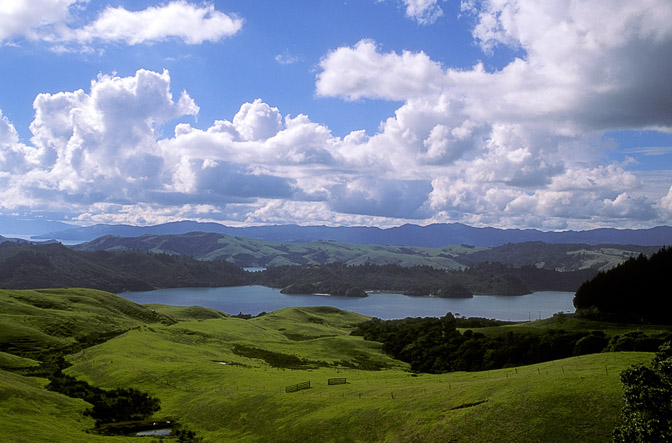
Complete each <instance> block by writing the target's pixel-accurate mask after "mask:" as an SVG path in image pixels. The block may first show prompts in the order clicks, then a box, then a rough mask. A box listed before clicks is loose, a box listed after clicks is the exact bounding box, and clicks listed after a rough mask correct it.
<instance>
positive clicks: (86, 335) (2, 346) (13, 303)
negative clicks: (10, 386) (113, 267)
mask: <svg viewBox="0 0 672 443" xmlns="http://www.w3.org/2000/svg"><path fill="white" fill-rule="evenodd" d="M161 322H163V323H174V322H175V320H173V319H172V318H170V317H167V316H165V315H161V314H158V313H156V312H154V311H152V310H151V309H149V308H146V307H144V306H141V305H138V304H136V303H133V302H130V301H128V300H126V299H124V298H121V297H118V296H116V295H114V294H110V293H108V292H102V291H96V290H91V289H38V290H0V351H3V352H6V353H11V354H14V355H27V356H39V355H40V354H41V353H44V352H49V351H53V350H67V349H75V348H78V347H82V346H87V345H88V344H90V343H95V342H97V341H101V340H105V339H107V338H109V337H111V336H114V335H115V334H119V333H122V332H124V331H126V330H128V329H131V328H134V327H139V326H140V325H143V324H156V323H161ZM0 355H2V354H0ZM7 358H8V357H4V358H3V360H4V359H7ZM0 361H2V360H0ZM1 366H5V365H4V364H2V365H0V367H1Z"/></svg>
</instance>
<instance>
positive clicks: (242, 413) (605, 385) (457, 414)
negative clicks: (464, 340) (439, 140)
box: [0, 290, 651, 443]
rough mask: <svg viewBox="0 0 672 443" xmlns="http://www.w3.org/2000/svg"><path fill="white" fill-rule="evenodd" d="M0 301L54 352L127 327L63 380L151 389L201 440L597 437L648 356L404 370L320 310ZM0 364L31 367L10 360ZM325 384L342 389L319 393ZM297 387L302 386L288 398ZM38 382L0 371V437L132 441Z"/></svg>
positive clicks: (83, 297) (48, 298)
mask: <svg viewBox="0 0 672 443" xmlns="http://www.w3.org/2000/svg"><path fill="white" fill-rule="evenodd" d="M0 303H1V304H2V305H1V306H0V308H1V309H0V312H1V313H2V314H0V318H1V319H2V321H4V324H3V327H2V328H0V333H1V334H2V336H3V337H5V342H6V338H7V337H10V336H12V334H16V333H17V332H16V331H17V330H18V331H22V333H23V334H24V335H25V337H26V338H31V339H32V340H33V341H34V342H38V341H39V340H43V339H44V338H43V337H51V338H52V339H53V340H54V343H53V344H54V346H61V345H62V343H61V341H63V342H64V343H66V344H67V343H69V342H71V341H72V339H71V338H69V337H68V336H67V334H63V333H61V332H59V334H61V335H60V336H59V335H58V334H54V331H62V332H64V331H65V329H63V328H65V326H63V325H71V326H70V327H72V328H73V331H81V335H86V334H88V333H91V332H92V331H95V330H120V329H124V330H125V331H126V332H124V333H122V334H121V335H116V336H114V338H111V339H110V340H108V341H105V342H103V343H100V344H97V345H95V346H92V347H88V348H85V349H82V350H79V351H78V352H76V353H74V354H71V355H70V356H69V357H68V360H70V361H71V363H72V364H73V366H71V367H70V368H68V369H67V370H66V373H68V374H70V375H74V376H77V377H78V378H79V379H82V380H86V381H88V382H89V383H91V384H93V385H95V386H99V387H103V388H116V387H133V388H137V389H140V390H143V391H145V392H148V393H150V394H151V395H153V396H156V397H158V398H160V400H161V405H162V409H161V411H159V412H158V413H157V414H156V415H155V417H157V418H161V417H171V418H172V417H174V418H176V419H178V420H179V421H180V422H181V423H182V424H183V425H186V426H188V427H189V429H192V430H195V431H196V432H197V433H198V435H200V436H202V437H204V441H205V442H221V441H232V442H305V441H325V442H354V441H360V442H378V441H388V442H413V441H416V442H447V441H458V442H487V441H503V442H525V441H544V442H548V441H551V442H552V441H582V442H590V441H596V442H597V441H606V440H608V439H609V435H610V433H611V430H612V429H613V427H614V426H615V425H616V421H617V419H618V413H619V410H620V407H621V401H622V400H621V387H620V383H619V378H618V377H619V376H618V374H619V372H620V371H621V370H623V369H625V368H626V367H627V366H629V365H631V364H633V363H639V362H646V361H648V360H649V359H650V358H651V354H647V353H605V354H594V355H587V356H581V357H574V358H570V359H565V360H559V361H554V362H548V363H543V364H538V365H534V366H526V367H519V368H507V369H502V370H496V371H488V372H475V373H463V372H458V373H450V374H441V375H427V374H420V375H414V374H411V373H409V372H408V371H407V368H408V366H407V365H406V364H404V363H402V362H399V361H396V360H393V359H391V358H390V357H388V356H386V355H384V354H383V353H382V352H381V350H380V347H381V346H380V344H378V343H376V342H370V341H364V340H363V339H362V338H361V337H355V336H351V335H349V333H350V331H351V330H352V329H353V327H354V326H355V325H356V324H358V323H360V322H361V321H363V320H365V319H367V317H364V316H361V315H358V314H354V313H349V312H344V311H340V310H338V309H335V308H330V307H314V308H288V309H283V310H280V311H276V312H273V313H270V314H267V315H264V316H261V317H256V318H253V319H249V320H243V319H240V318H235V317H231V316H228V315H225V314H223V313H220V312H218V311H214V310H208V309H204V308H198V307H186V308H185V307H179V308H178V307H166V306H160V305H153V306H151V307H143V306H139V305H135V304H133V303H130V302H125V301H123V299H120V298H119V297H116V296H114V295H112V294H106V293H102V292H99V291H90V290H59V291H53V290H51V291H43V292H41V291H0ZM46 319H51V320H50V323H49V326H42V323H43V322H44V321H45V320H46ZM44 340H46V339H44ZM49 345H50V343H45V346H49ZM0 362H9V363H6V364H7V366H10V367H11V366H14V367H17V366H23V365H28V364H32V362H31V361H30V360H26V359H20V358H17V357H16V356H15V355H9V354H8V353H6V354H0ZM4 364H5V363H3V365H4ZM292 367H293V368H301V369H290V368H292ZM330 378H346V380H347V384H342V385H328V384H327V381H328V380H329V379H330ZM304 381H310V382H311V388H310V389H307V390H302V391H298V392H293V393H286V392H285V387H286V386H288V385H293V384H296V383H300V382H304ZM46 383H47V381H46V380H44V379H40V378H32V377H26V376H23V375H19V373H14V372H8V371H6V370H4V371H3V370H0V416H2V417H3V426H1V427H0V441H11V442H31V443H32V442H49V441H54V442H56V441H59V442H60V441H69V442H75V443H77V442H91V441H93V442H97V441H101V442H104V441H110V442H114V441H119V442H126V441H137V439H133V438H127V437H102V436H97V435H95V434H90V433H87V432H86V431H87V430H90V429H92V428H93V421H92V420H91V419H89V418H86V417H84V416H83V415H82V412H83V411H84V409H86V407H87V404H86V403H85V402H83V401H81V400H74V399H71V398H68V397H64V396H62V395H60V394H57V393H54V392H50V391H46V390H45V389H44V386H45V385H46ZM5 417H6V418H7V420H5Z"/></svg>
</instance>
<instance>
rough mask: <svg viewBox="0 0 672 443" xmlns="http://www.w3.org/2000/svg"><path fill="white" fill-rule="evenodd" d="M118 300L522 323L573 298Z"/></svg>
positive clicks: (248, 295) (143, 295)
mask: <svg viewBox="0 0 672 443" xmlns="http://www.w3.org/2000/svg"><path fill="white" fill-rule="evenodd" d="M119 295H120V296H122V297H124V298H126V299H128V300H131V301H134V302H136V303H141V304H149V303H160V304H164V305H175V306H193V305H197V306H204V307H206V308H214V309H218V310H220V311H224V312H226V313H229V314H234V315H235V314H238V313H239V312H242V313H244V314H252V315H257V314H259V313H260V312H262V311H266V312H271V311H275V310H277V309H281V308H287V307H291V306H333V307H336V308H339V309H344V310H346V311H352V312H358V313H360V314H364V315H368V316H371V317H378V318H381V319H393V318H404V317H441V316H443V315H445V314H446V313H447V312H452V313H453V314H458V313H459V314H460V315H463V316H465V317H485V318H495V319H498V320H511V321H527V320H530V319H531V320H537V319H540V318H548V317H551V316H552V315H553V314H555V313H557V312H566V313H567V312H574V306H573V305H572V299H573V298H574V293H573V292H552V291H546V292H535V293H533V294H528V295H522V296H515V297H507V296H497V295H480V296H474V298H465V299H448V298H433V297H409V296H406V295H402V294H389V293H373V294H369V296H368V297H364V298H351V297H331V296H324V295H287V294H281V293H280V290H279V289H273V288H267V287H265V286H234V287H229V288H175V289H158V290H156V291H148V292H124V293H121V294H119Z"/></svg>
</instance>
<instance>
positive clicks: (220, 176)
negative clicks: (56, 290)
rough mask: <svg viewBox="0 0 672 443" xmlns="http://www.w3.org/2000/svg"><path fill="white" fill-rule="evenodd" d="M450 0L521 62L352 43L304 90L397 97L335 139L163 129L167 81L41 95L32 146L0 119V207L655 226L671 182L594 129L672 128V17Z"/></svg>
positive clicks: (478, 31)
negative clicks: (456, 62) (447, 58)
mask: <svg viewBox="0 0 672 443" xmlns="http://www.w3.org/2000/svg"><path fill="white" fill-rule="evenodd" d="M411 3H412V2H408V5H409V6H410V5H411ZM176 4H179V5H182V6H183V5H186V3H184V2H173V3H171V4H170V5H176ZM413 4H414V5H416V6H417V7H421V6H422V5H429V6H432V5H433V6H436V7H438V2H424V3H423V2H413ZM429 6H428V7H429ZM204 8H207V7H204ZM462 8H463V11H464V13H468V14H472V15H473V17H474V18H475V23H476V24H475V27H474V30H473V36H474V41H475V42H476V43H477V44H479V45H480V46H481V48H482V49H483V51H484V52H486V54H487V52H492V53H494V52H496V51H498V50H499V48H500V47H501V46H502V45H507V46H510V47H515V48H517V51H516V54H518V57H517V58H513V59H512V60H511V61H510V62H509V63H508V64H506V65H504V66H503V67H502V68H501V69H498V70H487V69H486V68H485V66H484V64H482V63H477V64H475V65H474V66H472V67H469V68H464V67H462V68H456V67H448V66H443V65H442V64H441V63H439V62H437V61H435V60H432V58H431V57H430V56H429V55H428V54H426V53H424V52H411V51H402V52H401V53H399V52H391V51H385V50H384V49H383V47H381V46H379V45H378V44H377V43H376V42H374V41H372V40H361V41H360V42H358V43H356V44H354V45H353V46H343V47H339V48H336V49H334V50H332V51H329V52H328V53H327V54H325V56H324V57H323V58H322V60H321V61H320V63H319V72H318V74H317V77H316V83H315V87H316V94H317V96H318V97H337V98H341V99H344V100H362V101H366V100H390V101H398V102H400V104H399V106H398V108H397V109H396V111H395V112H394V114H393V115H390V116H387V118H385V119H384V120H383V121H382V122H381V124H380V126H379V129H378V130H377V131H376V132H375V133H367V132H366V131H363V130H358V129H357V128H354V129H355V130H353V131H352V132H351V133H350V134H347V135H346V136H343V137H338V136H335V135H333V134H332V133H331V131H330V130H329V127H327V126H326V125H324V124H321V123H317V122H314V121H312V120H311V119H310V117H309V116H307V115H304V114H298V115H283V114H282V112H281V109H280V108H279V107H276V106H274V105H273V104H269V103H266V102H264V101H263V100H262V99H257V100H253V101H252V102H248V103H243V104H242V105H241V106H240V109H239V110H238V112H236V113H235V114H234V115H233V116H222V117H221V119H220V120H217V121H215V122H213V123H212V124H210V125H209V127H205V128H197V127H194V126H192V124H189V123H185V122H184V121H182V122H180V123H173V122H174V119H176V118H179V117H183V116H194V115H196V114H197V112H198V106H197V105H196V103H194V101H193V100H192V99H191V97H190V96H189V95H188V94H187V93H186V92H183V93H181V95H180V96H179V97H173V95H172V94H171V91H170V76H169V74H168V72H166V71H164V72H163V73H157V72H151V71H144V70H140V71H138V72H137V73H136V74H135V75H134V76H131V77H117V76H100V77H99V78H97V79H96V80H94V81H93V82H92V83H91V87H90V90H88V91H84V90H78V91H71V92H60V93H54V94H40V95H39V96H38V97H37V98H36V99H35V102H34V108H35V119H34V121H33V123H32V124H31V126H30V128H31V131H32V135H33V136H32V138H31V140H30V144H21V143H20V142H19V138H18V136H17V134H16V130H15V129H14V127H13V126H12V124H11V122H10V121H9V120H8V119H7V118H6V117H3V116H2V115H0V165H1V169H0V171H1V172H0V182H2V184H3V186H2V187H1V188H0V202H1V203H0V204H1V205H3V207H5V208H23V207H40V205H42V206H46V207H48V208H53V207H56V206H58V205H59V204H61V203H63V201H64V200H67V202H68V205H70V206H73V207H78V208H79V209H78V210H79V214H81V215H82V217H84V218H82V219H80V220H85V219H86V220H91V221H93V220H103V219H105V220H109V218H110V217H113V216H110V215H104V214H103V213H102V211H106V210H109V211H111V212H113V213H115V211H116V213H117V217H118V220H119V221H123V220H138V219H139V218H138V217H140V215H139V214H141V213H142V211H143V210H144V211H147V212H148V214H149V213H151V214H149V215H148V218H147V220H149V217H150V216H151V217H153V218H152V220H153V221H157V220H166V219H168V218H170V217H171V216H172V217H175V218H179V217H185V214H196V215H194V217H197V218H201V219H220V220H231V221H234V222H236V223H286V222H291V221H301V222H303V223H329V224H338V223H346V224H357V223H361V224H371V223H376V224H381V225H386V224H395V223H401V222H404V221H410V220H416V221H417V220H421V221H423V222H444V221H460V222H464V223H470V224H476V225H485V224H489V225H496V226H502V227H512V226H536V227H539V228H547V229H566V228H573V229H580V228H590V227H596V226H602V225H608V224H611V225H612V226H613V225H617V226H641V225H647V224H649V225H650V224H653V223H656V224H659V223H669V222H670V220H671V218H670V217H672V189H670V188H669V171H663V172H661V173H660V174H658V175H657V177H658V178H655V177H656V176H655V174H651V173H642V172H641V171H636V170H634V169H633V168H632V167H631V164H630V163H628V162H627V161H626V162H624V163H617V162H615V161H612V160H609V158H610V157H609V155H608V154H609V153H613V152H614V151H616V152H618V149H619V148H618V146H612V145H611V144H610V142H609V141H608V140H605V138H604V134H605V131H607V130H622V129H625V130H627V129H647V130H663V131H672V124H671V123H670V122H672V108H670V106H669V103H672V89H671V88H670V87H669V78H672V60H670V57H671V55H670V54H672V53H671V52H670V51H669V48H670V47H672V5H670V4H669V2H666V1H664V0H658V1H656V0H646V1H644V2H624V1H621V0H613V1H611V2H600V1H593V2H591V1H589V2H583V3H576V2H571V1H569V0H566V1H565V0H557V1H553V2H534V1H526V0H525V1H524V0H504V1H494V0H493V1H464V2H463V6H462ZM592 8H594V9H592ZM605 8H606V9H605ZM66 10H67V8H66ZM607 11H609V13H607ZM614 11H618V13H615V12H614ZM143 38H144V37H143ZM199 38H200V37H199ZM120 41H124V42H127V43H129V44H132V42H131V40H124V39H121V40H120ZM142 41H145V42H147V41H150V39H146V40H142ZM486 56H487V55H486ZM318 99H319V98H318ZM162 129H165V131H164V130H162ZM171 130H172V131H171ZM163 134H168V135H166V136H164V135H163ZM611 158H618V156H614V157H611ZM661 177H662V178H661ZM655 180H657V181H655ZM654 181H655V186H653V185H652V183H654ZM661 183H664V186H662V185H661ZM78 205H79V206H78ZM82 208H86V210H82ZM170 208H172V212H171V209H170ZM73 211H74V210H73ZM198 211H201V212H198ZM85 214H86V215H85ZM152 214H153V215H152ZM171 214H172V215H171ZM197 214H200V215H197Z"/></svg>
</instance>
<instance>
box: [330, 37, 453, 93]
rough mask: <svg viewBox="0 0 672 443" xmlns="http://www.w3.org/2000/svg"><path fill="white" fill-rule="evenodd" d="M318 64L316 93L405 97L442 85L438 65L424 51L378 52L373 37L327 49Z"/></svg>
mask: <svg viewBox="0 0 672 443" xmlns="http://www.w3.org/2000/svg"><path fill="white" fill-rule="evenodd" d="M320 68H322V72H320V73H319V74H318V76H317V94H318V95H321V96H331V97H344V98H346V99H348V100H357V99H360V98H381V99H387V100H405V99H407V98H410V97H413V96H424V95H428V94H432V93H436V92H439V91H440V90H441V88H442V86H443V85H444V82H443V80H442V77H443V72H442V69H441V66H440V65H439V64H438V63H436V62H434V61H432V60H431V59H430V58H429V56H427V54H425V53H424V52H419V53H412V52H410V51H404V52H402V53H401V54H396V53H389V54H381V53H380V52H379V51H378V48H377V46H376V43H375V42H374V41H372V40H361V41H360V42H359V43H357V44H356V45H355V46H354V47H340V48H338V49H335V50H333V51H331V52H329V54H327V55H326V56H325V57H324V58H323V59H322V60H321V61H320Z"/></svg>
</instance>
